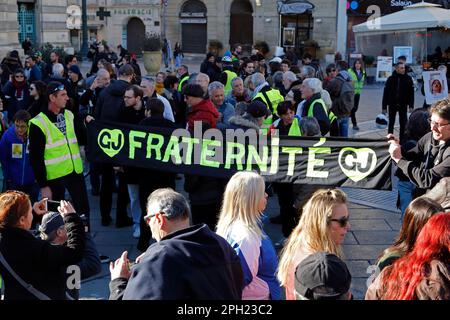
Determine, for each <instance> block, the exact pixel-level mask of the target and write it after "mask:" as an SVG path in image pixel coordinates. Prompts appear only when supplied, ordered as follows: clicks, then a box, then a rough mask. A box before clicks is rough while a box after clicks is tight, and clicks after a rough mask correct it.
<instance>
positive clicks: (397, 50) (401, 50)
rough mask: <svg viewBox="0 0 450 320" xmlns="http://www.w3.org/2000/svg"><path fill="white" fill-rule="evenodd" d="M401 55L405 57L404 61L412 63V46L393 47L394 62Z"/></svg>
mask: <svg viewBox="0 0 450 320" xmlns="http://www.w3.org/2000/svg"><path fill="white" fill-rule="evenodd" d="M401 56H405V57H406V63H413V55H412V47H394V58H395V62H397V58H398V57H401Z"/></svg>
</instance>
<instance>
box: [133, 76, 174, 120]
mask: <svg viewBox="0 0 450 320" xmlns="http://www.w3.org/2000/svg"><path fill="white" fill-rule="evenodd" d="M155 83H156V80H155V79H154V78H152V77H148V76H145V77H142V81H141V86H140V87H141V88H142V90H143V91H144V105H146V104H147V103H148V100H149V99H151V98H158V100H161V102H162V103H164V114H163V117H164V119H167V120H169V121H172V122H175V118H174V117H173V111H172V106H171V105H170V102H169V100H167V99H166V98H164V97H163V96H160V95H159V94H157V93H156V87H155Z"/></svg>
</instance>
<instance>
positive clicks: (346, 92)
mask: <svg viewBox="0 0 450 320" xmlns="http://www.w3.org/2000/svg"><path fill="white" fill-rule="evenodd" d="M335 80H336V81H340V82H341V88H340V90H339V96H338V97H337V98H335V99H334V101H333V104H332V106H331V110H332V111H333V113H334V114H335V115H336V116H337V117H338V118H345V117H348V116H350V114H351V112H352V109H353V107H354V99H355V88H354V87H353V83H352V82H351V81H346V80H344V79H343V78H341V77H336V78H335Z"/></svg>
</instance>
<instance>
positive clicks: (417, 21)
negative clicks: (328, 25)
mask: <svg viewBox="0 0 450 320" xmlns="http://www.w3.org/2000/svg"><path fill="white" fill-rule="evenodd" d="M440 27H443V28H450V10H447V9H442V8H440V5H436V4H432V3H427V2H420V3H417V4H414V5H411V6H407V7H405V8H404V9H403V10H401V11H398V12H396V13H391V14H388V15H385V16H382V17H380V18H376V19H374V20H373V22H371V23H369V22H364V23H361V24H358V25H356V26H353V32H354V33H356V34H357V33H360V32H364V33H376V32H380V31H382V32H386V31H390V32H396V31H400V30H411V29H433V28H440Z"/></svg>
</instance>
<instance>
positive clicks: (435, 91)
mask: <svg viewBox="0 0 450 320" xmlns="http://www.w3.org/2000/svg"><path fill="white" fill-rule="evenodd" d="M422 76H423V85H424V89H425V90H424V91H425V99H426V101H427V104H433V103H435V102H438V101H439V100H442V99H445V98H447V97H448V83H447V76H446V74H445V73H444V71H424V72H423V73H422Z"/></svg>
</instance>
